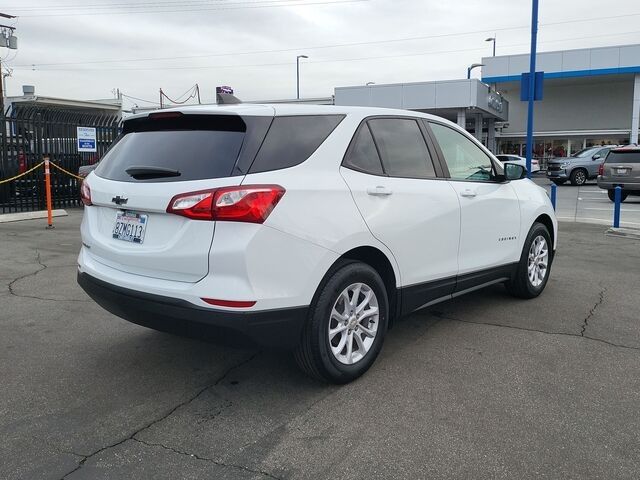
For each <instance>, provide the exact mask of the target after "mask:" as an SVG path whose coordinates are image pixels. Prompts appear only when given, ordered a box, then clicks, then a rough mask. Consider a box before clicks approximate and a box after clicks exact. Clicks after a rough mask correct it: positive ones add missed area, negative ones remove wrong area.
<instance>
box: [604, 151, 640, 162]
mask: <svg viewBox="0 0 640 480" xmlns="http://www.w3.org/2000/svg"><path fill="white" fill-rule="evenodd" d="M606 163H640V151H635V152H634V151H630V152H615V151H613V150H612V151H610V152H609V155H607V160H606Z"/></svg>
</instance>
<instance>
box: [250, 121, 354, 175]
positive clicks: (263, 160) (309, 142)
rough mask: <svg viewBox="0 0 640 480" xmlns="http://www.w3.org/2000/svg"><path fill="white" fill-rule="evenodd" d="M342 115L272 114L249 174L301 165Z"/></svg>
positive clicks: (334, 126) (331, 130) (329, 132)
mask: <svg viewBox="0 0 640 480" xmlns="http://www.w3.org/2000/svg"><path fill="white" fill-rule="evenodd" d="M343 118H344V116H343V115H299V116H290V117H275V118H274V119H273V123H272V124H271V128H269V132H268V133H267V137H266V138H265V140H264V142H263V144H262V147H260V150H259V151H258V155H257V156H256V159H255V161H254V162H253V165H251V168H250V169H249V173H259V172H268V171H271V170H279V169H281V168H288V167H293V166H295V165H299V164H301V163H302V162H304V161H305V160H306V159H307V158H309V157H310V156H311V155H312V154H313V152H315V151H316V150H317V149H318V147H319V146H320V145H321V144H322V142H324V141H325V140H326V139H327V137H328V136H329V135H330V134H331V132H333V130H334V129H335V128H336V127H337V126H338V124H339V123H340V122H341V121H342V119H343Z"/></svg>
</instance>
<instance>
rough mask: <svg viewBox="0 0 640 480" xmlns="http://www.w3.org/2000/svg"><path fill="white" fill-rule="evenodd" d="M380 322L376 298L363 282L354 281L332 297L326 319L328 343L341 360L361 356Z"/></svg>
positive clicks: (348, 362) (350, 361)
mask: <svg viewBox="0 0 640 480" xmlns="http://www.w3.org/2000/svg"><path fill="white" fill-rule="evenodd" d="M378 324H379V307H378V298H377V297H376V294H375V292H374V291H373V289H372V288H371V287H369V286H368V285H367V284H365V283H353V284H351V285H349V286H348V287H347V288H345V289H344V290H343V291H342V293H340V295H339V296H338V299H337V300H336V301H335V303H334V305H333V308H332V309H331V318H330V319H329V328H328V336H329V346H330V348H331V353H332V354H333V356H334V357H335V359H336V360H338V361H339V362H340V363H343V364H345V365H352V364H354V363H357V362H359V361H360V360H362V359H363V358H364V357H365V356H366V355H367V353H368V352H369V350H370V349H371V347H372V345H373V342H374V341H375V339H376V334H377V332H378Z"/></svg>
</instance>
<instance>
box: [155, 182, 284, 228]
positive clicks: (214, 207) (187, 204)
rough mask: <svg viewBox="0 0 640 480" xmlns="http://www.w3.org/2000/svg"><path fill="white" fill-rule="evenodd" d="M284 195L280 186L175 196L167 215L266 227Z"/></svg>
mask: <svg viewBox="0 0 640 480" xmlns="http://www.w3.org/2000/svg"><path fill="white" fill-rule="evenodd" d="M284 193H285V189H284V188H282V187H281V186H279V185H239V186H234V187H222V188H215V189H211V190H201V191H197V192H188V193H182V194H180V195H176V196H175V197H173V198H172V199H171V201H170V202H169V206H168V207H167V213H173V214H175V215H182V216H183V217H187V218H190V219H192V220H212V221H227V222H248V223H263V222H264V221H265V220H266V219H267V217H268V216H269V214H270V213H271V211H272V210H273V209H274V207H275V206H276V205H277V204H278V202H279V201H280V199H281V198H282V196H283V195H284Z"/></svg>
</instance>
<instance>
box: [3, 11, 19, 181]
mask: <svg viewBox="0 0 640 480" xmlns="http://www.w3.org/2000/svg"><path fill="white" fill-rule="evenodd" d="M0 17H2V18H8V19H12V18H16V17H15V16H13V15H7V14H6V13H0ZM14 31H15V28H14V27H11V26H9V25H0V46H2V47H7V48H9V49H10V50H15V49H17V48H18V39H17V37H16V36H15V35H14V34H13V33H14ZM3 87H4V76H3V74H2V62H1V61H0V122H2V126H0V134H1V135H2V145H1V147H0V148H2V152H0V167H2V168H1V170H3V171H4V172H8V170H9V165H8V160H7V147H8V146H7V121H6V117H5V111H4V96H5V91H4V88H3Z"/></svg>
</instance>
